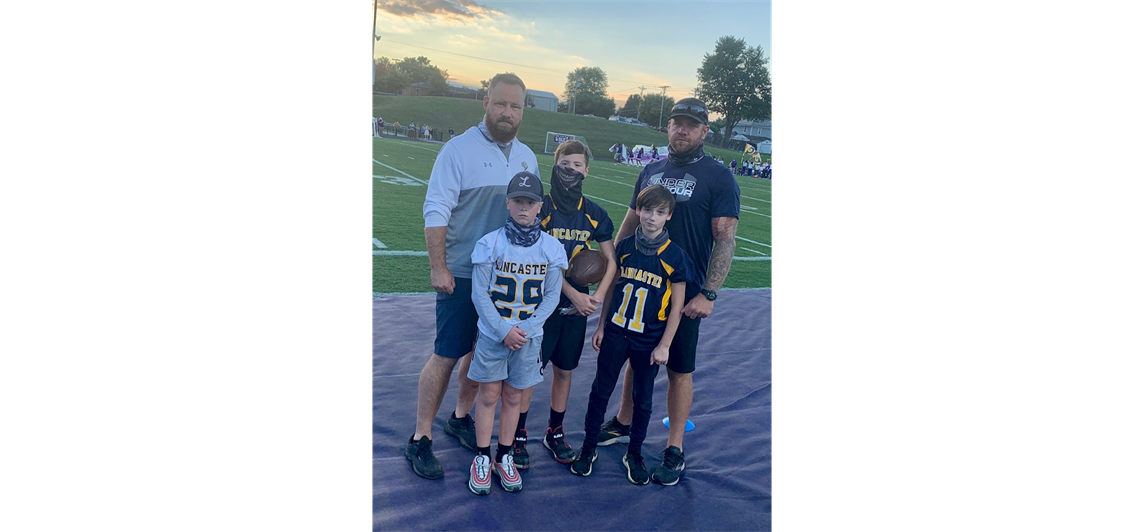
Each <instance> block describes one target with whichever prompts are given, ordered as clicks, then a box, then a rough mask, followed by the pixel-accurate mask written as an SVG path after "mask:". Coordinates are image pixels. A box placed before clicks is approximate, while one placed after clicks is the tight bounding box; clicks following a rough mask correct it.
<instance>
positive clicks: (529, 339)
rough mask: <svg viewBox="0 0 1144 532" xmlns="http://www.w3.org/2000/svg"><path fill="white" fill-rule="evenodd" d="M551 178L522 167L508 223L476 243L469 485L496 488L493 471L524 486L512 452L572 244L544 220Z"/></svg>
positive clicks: (508, 483) (480, 490) (508, 484)
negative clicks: (548, 229) (473, 451)
mask: <svg viewBox="0 0 1144 532" xmlns="http://www.w3.org/2000/svg"><path fill="white" fill-rule="evenodd" d="M543 197H544V186H543V185H542V184H541V183H540V178H539V177H537V176H536V174H534V173H532V172H528V171H524V172H520V173H518V174H516V175H514V176H513V177H512V179H511V180H510V181H509V185H508V194H507V196H506V199H505V203H506V204H507V206H508V212H509V217H508V220H506V221H505V225H504V227H502V228H500V229H497V230H496V231H493V232H491V233H489V234H487V235H485V236H483V237H481V239H480V240H479V241H477V245H476V246H475V247H474V248H473V255H472V259H473V292H472V298H473V305H474V306H475V307H476V310H477V314H478V316H479V320H478V322H477V328H478V329H479V330H480V335H478V337H477V344H476V347H475V348H474V350H473V361H472V364H471V365H470V366H469V379H472V380H474V381H476V382H479V383H480V388H479V389H478V391H477V405H476V412H475V414H476V415H475V416H474V418H475V421H476V436H477V456H476V457H474V458H473V464H472V466H471V467H470V468H469V490H470V491H472V492H473V493H476V494H477V495H487V494H488V493H489V492H490V491H492V479H491V475H494V474H495V475H497V476H498V477H500V484H501V487H502V488H504V490H505V491H510V492H513V491H520V490H521V489H523V488H524V484H523V483H522V481H521V478H520V473H519V472H518V471H517V470H516V465H515V464H514V463H513V457H512V442H513V437H514V436H515V434H516V424H517V420H518V418H519V415H520V399H521V393H522V390H525V389H528V388H530V387H532V386H533V385H535V384H537V383H539V382H541V381H542V380H543V376H542V374H541V362H540V345H541V342H542V340H543V336H544V321H545V320H546V319H548V316H549V315H551V314H552V311H553V310H555V309H556V305H557V303H559V302H560V288H561V284H562V279H563V270H565V269H567V268H568V259H567V258H566V255H565V252H564V246H563V245H562V244H561V243H560V241H559V240H557V239H556V238H555V237H553V236H552V235H549V234H547V233H545V232H544V230H543V229H542V228H541V227H540V222H539V220H537V219H536V215H537V214H539V213H540V207H541V200H542V198H543ZM498 399H499V400H500V403H501V410H500V427H499V430H498V432H497V452H496V456H495V459H494V457H493V455H492V453H491V447H492V432H493V417H494V414H495V412H494V409H495V408H496V405H497V400H498Z"/></svg>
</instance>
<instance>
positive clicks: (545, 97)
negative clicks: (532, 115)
mask: <svg viewBox="0 0 1144 532" xmlns="http://www.w3.org/2000/svg"><path fill="white" fill-rule="evenodd" d="M528 96H529V97H530V98H531V100H532V105H531V107H535V108H537V109H540V110H543V111H552V112H554V113H555V112H556V102H557V99H556V95H555V94H552V93H551V92H547V91H538V90H533V89H528Z"/></svg>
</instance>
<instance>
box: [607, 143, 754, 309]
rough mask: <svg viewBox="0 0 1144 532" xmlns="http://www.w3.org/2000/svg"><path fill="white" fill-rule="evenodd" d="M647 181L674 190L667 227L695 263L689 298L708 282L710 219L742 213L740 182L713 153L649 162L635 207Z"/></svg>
mask: <svg viewBox="0 0 1144 532" xmlns="http://www.w3.org/2000/svg"><path fill="white" fill-rule="evenodd" d="M648 185H663V186H665V187H667V189H668V190H670V191H671V192H672V193H673V194H675V212H673V213H672V215H671V219H670V220H668V221H667V224H665V225H664V227H666V228H667V231H668V233H669V234H670V235H671V241H672V242H675V243H676V244H679V245H680V246H681V247H682V248H683V251H685V252H687V256H688V257H690V258H691V263H692V265H693V266H694V269H693V270H692V272H693V274H692V278H693V280H694V282H692V281H689V282H688V283H687V299H688V300H690V299H691V298H693V297H695V296H696V295H697V294H699V290H700V289H701V288H703V283H705V282H707V263H708V262H710V261H711V247H712V246H713V245H714V244H715V236H714V235H713V233H712V232H711V220H712V219H713V218H722V217H726V216H731V217H734V218H738V217H739V183H738V182H736V181H735V177H734V176H732V175H731V170H730V169H728V168H727V167H726V166H723V165H721V164H719V162H718V161H716V160H715V159H714V158H712V157H711V156H704V157H703V158H702V159H700V160H698V161H695V162H693V163H691V164H686V165H683V167H682V168H677V167H676V166H675V165H673V164H671V160H670V159H663V160H660V161H656V162H654V163H651V164H648V165H647V166H645V167H644V169H643V170H642V171H641V172H640V176H639V178H638V179H637V180H636V187H635V190H634V191H633V192H632V201H631V204H630V205H628V206H629V207H631V208H632V210H635V208H636V197H637V196H639V193H640V191H642V190H643V189H644V188H645V187H647V186H648Z"/></svg>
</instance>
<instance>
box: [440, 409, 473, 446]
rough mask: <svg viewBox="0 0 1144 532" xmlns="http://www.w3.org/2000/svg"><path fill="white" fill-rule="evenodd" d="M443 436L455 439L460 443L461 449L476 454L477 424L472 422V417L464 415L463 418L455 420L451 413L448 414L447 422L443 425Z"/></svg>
mask: <svg viewBox="0 0 1144 532" xmlns="http://www.w3.org/2000/svg"><path fill="white" fill-rule="evenodd" d="M445 434H448V435H450V436H452V437H454V438H457V441H459V442H461V447H464V448H466V449H468V450H470V451H473V452H474V453H475V452H477V424H476V423H475V422H473V416H470V415H469V414H465V417H463V418H460V419H457V418H456V417H454V415H453V412H449V421H447V422H446V423H445Z"/></svg>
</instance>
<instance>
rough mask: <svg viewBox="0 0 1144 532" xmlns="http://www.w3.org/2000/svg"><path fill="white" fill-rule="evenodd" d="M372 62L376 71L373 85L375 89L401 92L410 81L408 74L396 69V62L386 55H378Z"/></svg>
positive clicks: (395, 92)
mask: <svg viewBox="0 0 1144 532" xmlns="http://www.w3.org/2000/svg"><path fill="white" fill-rule="evenodd" d="M373 64H374V68H375V69H376V71H377V77H376V78H375V80H374V86H373V88H374V90H376V91H381V92H391V93H394V94H401V90H402V89H404V88H405V87H408V86H409V84H410V83H412V81H411V80H410V78H409V75H408V74H406V73H405V72H403V71H401V70H398V69H397V68H396V67H395V65H396V63H395V62H394V61H393V60H392V59H390V58H388V57H379V58H377V59H376V60H375V61H374V63H373Z"/></svg>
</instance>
